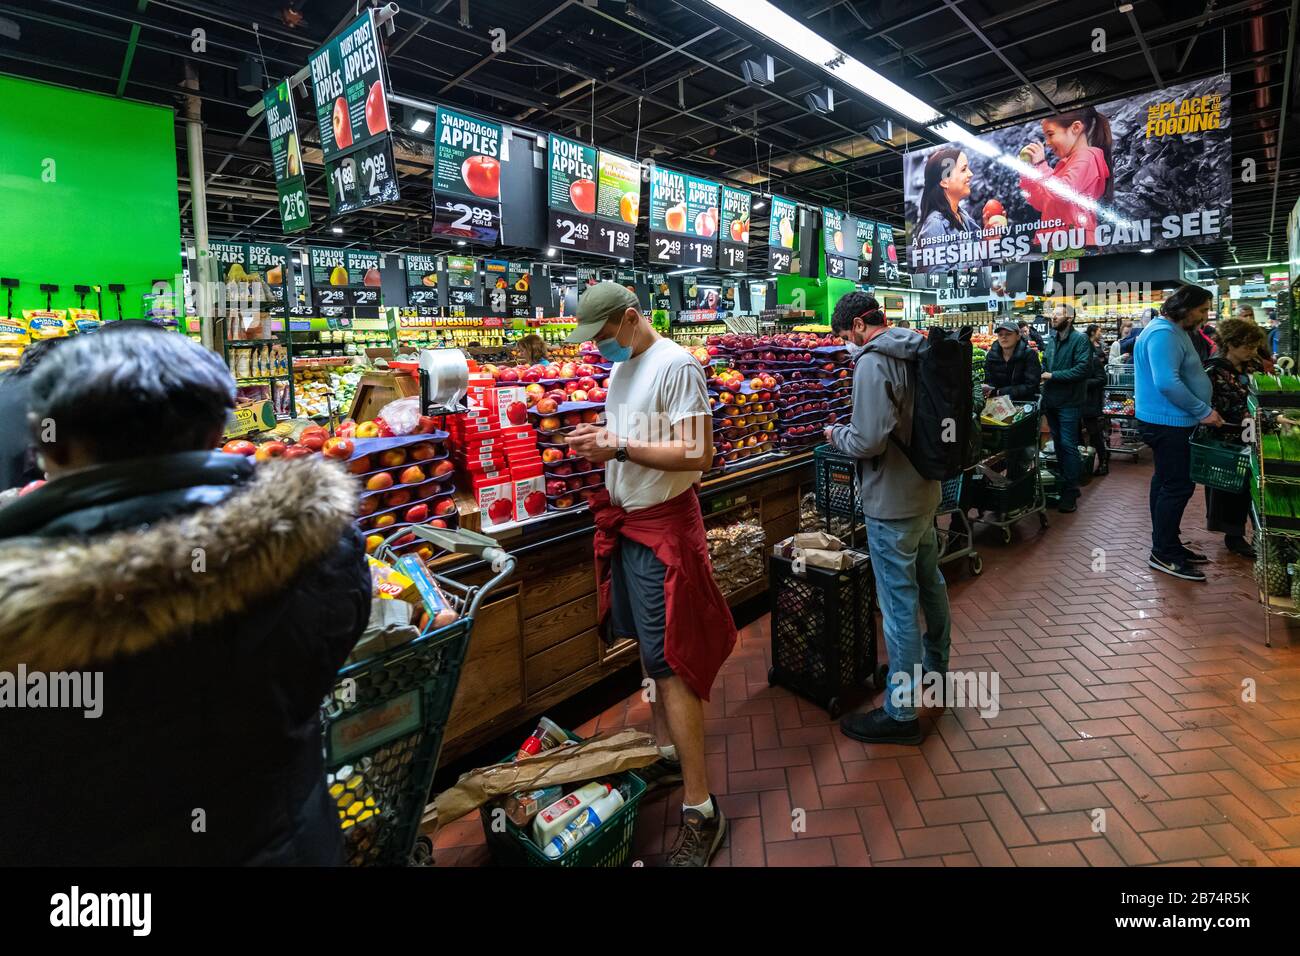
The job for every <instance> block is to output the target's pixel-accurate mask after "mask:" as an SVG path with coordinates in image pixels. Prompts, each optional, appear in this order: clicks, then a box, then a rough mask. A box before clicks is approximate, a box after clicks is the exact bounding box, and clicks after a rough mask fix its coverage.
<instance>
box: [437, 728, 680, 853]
mask: <svg viewBox="0 0 1300 956" xmlns="http://www.w3.org/2000/svg"><path fill="white" fill-rule="evenodd" d="M658 759H659V748H658V747H657V746H655V742H654V738H653V737H651V736H650V735H649V734H646V733H642V732H641V731H639V730H620V731H619V732H618V733H615V734H609V735H600V736H596V737H591V738H589V739H588V740H585V741H583V742H582V743H580V744H574V745H573V746H568V747H556V748H554V749H552V750H545V751H542V752H541V753H539V754H537V755H536V756H533V757H527V758H525V759H523V760H518V761H515V762H514V763H500V764H493V765H492V766H490V767H480V768H479V769H478V770H471V771H469V772H468V773H466V774H463V775H462V776H461V778H460V779H459V780H457V781H456V784H455V786H453V787H451V788H450V789H447V790H444V791H443V792H442V793H440V794H438V796H437V797H435V798H434V801H433V807H432V809H426V811H425V815H424V821H423V827H422V829H423V830H424V832H425V833H428V834H433V833H436V832H437V831H438V829H439V828H441V827H444V826H446V825H447V824H448V823H451V822H452V821H453V820H458V819H460V818H461V817H463V816H464V815H465V814H467V813H469V812H471V811H473V810H476V809H478V808H479V807H480V806H482V805H483V804H485V803H487V802H488V801H489V800H492V799H493V798H495V797H499V796H502V795H503V794H508V793H517V792H519V791H520V790H541V789H543V788H545V787H551V786H556V785H558V784H564V783H585V782H586V781H588V780H595V779H598V778H600V777H610V776H614V775H615V774H619V773H622V772H623V771H625V770H635V769H637V768H638V767H648V766H649V765H650V764H652V763H654V762H655V761H656V760H658Z"/></svg>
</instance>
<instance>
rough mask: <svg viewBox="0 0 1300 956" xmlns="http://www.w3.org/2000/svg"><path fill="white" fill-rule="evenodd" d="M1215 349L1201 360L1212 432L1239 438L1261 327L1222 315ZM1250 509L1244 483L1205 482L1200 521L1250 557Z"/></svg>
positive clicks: (1252, 553) (1224, 437) (1260, 342)
mask: <svg viewBox="0 0 1300 956" xmlns="http://www.w3.org/2000/svg"><path fill="white" fill-rule="evenodd" d="M1218 333H1219V343H1218V344H1219V349H1218V353H1217V354H1216V355H1214V357H1213V358H1211V359H1210V360H1209V362H1207V363H1206V365H1205V371H1206V373H1207V374H1208V375H1209V376H1210V385H1211V387H1212V389H1213V393H1212V395H1211V398H1210V404H1211V405H1212V406H1213V407H1214V410H1215V411H1216V412H1218V413H1219V415H1220V416H1221V417H1222V418H1223V421H1224V424H1223V426H1222V427H1220V428H1218V429H1216V430H1215V435H1216V437H1218V438H1219V439H1221V440H1223V441H1229V442H1233V443H1234V444H1238V445H1240V444H1243V442H1242V427H1243V424H1242V423H1243V422H1245V420H1246V419H1247V418H1248V417H1249V415H1250V411H1249V409H1248V408H1247V405H1246V400H1247V399H1248V398H1249V396H1250V376H1251V375H1252V374H1253V373H1254V372H1258V371H1262V369H1263V365H1262V364H1261V362H1260V360H1259V350H1260V347H1261V346H1263V345H1264V344H1265V343H1264V339H1265V336H1264V330H1263V329H1261V328H1260V327H1259V326H1258V325H1256V324H1255V322H1254V320H1253V319H1250V320H1246V319H1225V320H1224V321H1223V322H1220V323H1219V327H1218ZM1249 514H1250V492H1249V490H1247V488H1246V486H1245V485H1243V486H1242V487H1241V489H1240V490H1238V491H1223V490H1222V489H1219V488H1211V487H1210V486H1209V485H1206V486H1205V527H1206V529H1207V530H1209V531H1216V532H1218V533H1219V534H1221V535H1223V544H1224V546H1225V547H1226V548H1227V549H1228V550H1229V551H1231V552H1232V553H1233V554H1239V555H1241V556H1242V557H1244V558H1251V559H1253V558H1254V557H1255V549H1254V548H1253V547H1251V544H1250V542H1248V541H1247V540H1246V518H1247V516H1248V515H1249Z"/></svg>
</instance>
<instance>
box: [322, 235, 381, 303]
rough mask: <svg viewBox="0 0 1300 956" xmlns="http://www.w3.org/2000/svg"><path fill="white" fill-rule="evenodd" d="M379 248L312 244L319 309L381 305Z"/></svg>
mask: <svg viewBox="0 0 1300 956" xmlns="http://www.w3.org/2000/svg"><path fill="white" fill-rule="evenodd" d="M379 259H380V255H379V253H377V252H365V251H362V250H360V249H322V248H320V247H319V246H313V247H312V248H311V259H310V262H311V296H312V303H313V304H314V305H315V306H316V307H317V308H319V309H333V308H358V307H360V308H367V309H368V308H378V306H379V286H380V276H379Z"/></svg>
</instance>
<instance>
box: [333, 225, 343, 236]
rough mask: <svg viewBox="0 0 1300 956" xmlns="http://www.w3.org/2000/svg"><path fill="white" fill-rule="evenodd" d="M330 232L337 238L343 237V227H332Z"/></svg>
mask: <svg viewBox="0 0 1300 956" xmlns="http://www.w3.org/2000/svg"><path fill="white" fill-rule="evenodd" d="M330 232H332V233H334V235H336V236H341V235H343V227H342V226H331V227H330Z"/></svg>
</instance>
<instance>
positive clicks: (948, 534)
mask: <svg viewBox="0 0 1300 956" xmlns="http://www.w3.org/2000/svg"><path fill="white" fill-rule="evenodd" d="M965 477H966V475H965V474H964V473H963V474H960V475H958V476H957V477H956V478H950V479H948V480H947V481H945V482H944V483H943V498H942V500H941V501H940V502H939V510H938V511H936V512H935V515H934V533H935V536H936V537H937V538H938V539H939V563H940V564H949V563H950V562H953V561H963V560H964V561H966V562H967V567H968V568H969V570H970V573H971V574H974V575H978V574H979V573H980V572H981V571H983V570H984V559H983V558H981V557H980V555H979V552H978V551H976V550H975V529H974V528H972V527H971V523H970V518H969V516H967V514H966V511H965V509H963V508H962V507H961V492H962V483H963V480H964V479H965ZM944 515H947V516H948V526H947V527H946V528H945V527H940V525H939V519H940V518H941V517H943V516H944Z"/></svg>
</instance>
